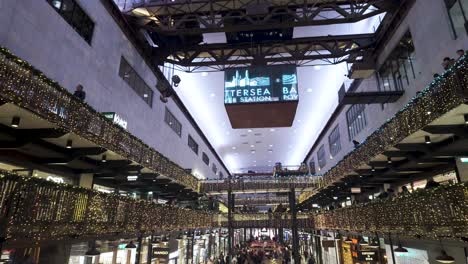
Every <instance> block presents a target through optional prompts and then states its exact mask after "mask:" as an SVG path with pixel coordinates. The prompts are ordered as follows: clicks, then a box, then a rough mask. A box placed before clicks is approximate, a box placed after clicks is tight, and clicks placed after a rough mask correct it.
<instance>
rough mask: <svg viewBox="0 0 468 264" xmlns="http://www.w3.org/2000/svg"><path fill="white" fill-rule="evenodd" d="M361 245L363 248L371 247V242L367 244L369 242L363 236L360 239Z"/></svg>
mask: <svg viewBox="0 0 468 264" xmlns="http://www.w3.org/2000/svg"><path fill="white" fill-rule="evenodd" d="M359 245H361V246H368V245H369V242H367V241H366V240H365V239H364V237H362V236H361V237H360V238H359Z"/></svg>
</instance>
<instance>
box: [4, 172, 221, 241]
mask: <svg viewBox="0 0 468 264" xmlns="http://www.w3.org/2000/svg"><path fill="white" fill-rule="evenodd" d="M213 219H214V218H213V215H212V214H210V213H208V212H204V211H196V210H189V209H183V208H179V207H174V206H168V205H160V204H154V203H151V202H147V201H143V200H136V199H133V198H129V197H123V196H118V195H115V194H107V193H100V192H96V191H93V190H89V189H84V188H80V187H76V186H70V185H64V184H56V183H53V182H49V181H45V180H43V179H38V178H33V177H22V176H17V175H13V174H9V173H6V172H4V171H0V238H5V239H6V241H7V243H12V244H14V243H15V242H16V243H22V244H23V245H24V243H41V242H44V241H60V240H72V239H78V240H87V239H96V238H105V237H115V236H117V237H125V236H129V235H130V236H132V235H133V236H136V235H137V234H150V233H151V232H154V231H162V230H174V229H184V228H186V229H190V228H209V227H212V226H213V225H214V223H213ZM0 241H1V240H0Z"/></svg>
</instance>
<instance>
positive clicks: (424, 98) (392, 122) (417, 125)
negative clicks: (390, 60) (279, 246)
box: [298, 55, 468, 203]
mask: <svg viewBox="0 0 468 264" xmlns="http://www.w3.org/2000/svg"><path fill="white" fill-rule="evenodd" d="M467 86H468V56H467V55H465V56H463V57H462V58H460V59H459V60H458V61H457V62H456V64H455V65H454V66H452V67H451V68H450V69H449V70H447V71H445V72H444V73H443V74H442V75H440V76H439V77H437V78H435V79H434V80H433V81H432V82H431V83H430V84H429V85H428V86H427V87H426V88H425V89H423V90H422V91H421V92H420V93H418V94H417V95H416V96H415V97H413V98H412V99H411V100H410V101H409V102H408V103H407V104H406V106H405V107H403V108H402V109H400V110H399V111H398V112H397V113H396V114H395V115H394V116H393V117H392V118H391V119H388V120H387V121H386V122H385V123H384V124H383V125H382V126H381V127H380V128H379V129H377V130H376V131H374V132H373V133H372V134H371V135H370V136H369V137H367V139H366V140H365V141H364V142H362V143H361V144H360V145H359V146H358V147H356V148H355V149H354V150H353V151H351V152H349V153H348V154H347V155H345V156H344V157H343V159H342V160H341V161H340V162H338V163H337V164H336V165H335V166H334V167H333V168H331V169H330V170H329V171H327V172H326V173H325V174H324V176H323V178H322V182H321V184H320V188H319V189H316V190H313V191H309V192H304V193H302V194H301V195H300V196H299V199H298V200H299V202H300V203H302V202H305V201H307V200H309V199H311V198H312V197H314V196H315V195H316V194H318V193H320V190H321V189H325V188H327V187H330V186H332V185H333V184H334V183H336V182H338V181H341V180H342V179H343V178H345V177H347V175H350V174H352V172H353V171H354V170H356V169H357V168H360V167H361V166H364V165H366V164H369V162H370V161H371V159H372V158H373V157H375V156H377V155H379V154H381V153H383V152H384V151H385V150H386V149H388V148H389V147H392V146H394V145H395V144H397V143H399V142H400V141H402V140H403V139H404V138H406V137H407V136H409V135H411V134H413V133H415V132H416V131H418V130H420V129H422V128H423V127H425V126H426V125H428V124H430V123H431V122H433V121H434V120H436V119H437V118H439V117H441V116H442V115H444V114H445V113H447V112H448V111H450V110H452V109H454V108H455V107H457V106H459V105H461V104H463V103H465V100H466V99H467V98H468V93H467V92H466V89H467V88H466V87H467Z"/></svg>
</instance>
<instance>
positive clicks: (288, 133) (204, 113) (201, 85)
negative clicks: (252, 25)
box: [175, 17, 379, 173]
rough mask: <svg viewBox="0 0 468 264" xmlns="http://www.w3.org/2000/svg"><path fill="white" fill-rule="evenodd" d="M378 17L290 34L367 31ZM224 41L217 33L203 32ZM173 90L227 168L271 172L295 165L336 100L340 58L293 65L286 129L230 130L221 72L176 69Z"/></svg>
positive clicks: (341, 72) (208, 38) (343, 68)
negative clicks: (292, 108)
mask: <svg viewBox="0 0 468 264" xmlns="http://www.w3.org/2000/svg"><path fill="white" fill-rule="evenodd" d="M378 21H379V17H373V18H371V19H367V20H365V21H361V22H358V23H354V24H341V25H333V26H314V27H302V28H295V30H294V37H304V36H323V35H329V34H361V33H372V32H373V29H374V28H376V27H377V26H378V23H379V22H378ZM204 41H205V42H211V43H213V42H223V41H225V38H224V39H223V36H222V33H212V34H204ZM177 74H178V75H179V76H180V77H181V79H182V82H181V84H180V85H179V87H178V88H176V89H175V90H176V92H177V94H178V95H179V97H180V98H181V100H182V102H183V103H184V104H185V106H186V107H187V109H188V110H189V111H190V113H191V115H192V116H193V117H194V119H195V120H196V122H197V123H198V124H199V126H200V128H201V129H202V131H203V132H204V133H205V135H206V137H207V138H208V140H209V141H210V143H211V144H212V145H213V147H214V149H215V150H216V151H217V153H218V154H219V156H220V157H221V158H222V159H223V161H224V163H225V164H226V166H227V167H228V169H229V170H230V171H231V173H237V172H246V171H247V170H254V171H271V170H272V166H274V164H275V162H281V163H282V164H283V166H284V165H298V164H300V163H301V162H302V161H303V159H304V157H305V156H306V154H307V152H308V151H309V150H310V148H311V147H312V145H313V143H314V141H315V140H316V139H317V137H318V134H319V133H320V131H321V130H322V129H323V127H324V126H325V123H326V122H327V121H328V119H329V117H330V116H331V114H332V113H333V111H334V110H335V108H336V106H337V105H338V90H339V88H340V86H341V85H342V84H343V82H345V81H346V80H347V78H346V77H345V75H346V74H347V66H346V64H345V63H341V64H338V65H329V66H312V67H299V68H297V75H298V82H299V105H298V109H297V113H296V117H295V119H294V122H293V126H292V127H289V128H262V129H232V128H231V125H230V122H229V119H228V116H227V113H226V110H225V108H224V93H223V89H224V72H209V73H208V72H202V73H185V72H178V73H177Z"/></svg>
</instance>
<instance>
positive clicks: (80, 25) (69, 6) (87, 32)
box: [47, 0, 94, 43]
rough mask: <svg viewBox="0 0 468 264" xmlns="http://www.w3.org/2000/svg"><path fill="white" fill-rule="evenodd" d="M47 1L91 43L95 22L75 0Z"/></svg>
mask: <svg viewBox="0 0 468 264" xmlns="http://www.w3.org/2000/svg"><path fill="white" fill-rule="evenodd" d="M47 2H48V3H49V4H50V5H51V6H52V7H53V8H54V9H55V10H56V11H57V12H58V13H59V14H60V15H61V16H62V17H63V19H65V21H66V22H67V23H68V24H69V25H70V26H72V27H73V29H74V30H75V31H76V32H77V33H78V34H80V36H81V37H82V38H83V39H84V40H86V42H88V43H91V39H92V36H93V31H94V22H93V21H92V20H91V18H90V17H89V16H88V15H87V14H86V13H85V11H84V10H83V9H82V8H81V7H80V6H79V5H78V4H77V3H76V1H75V0H47Z"/></svg>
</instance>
